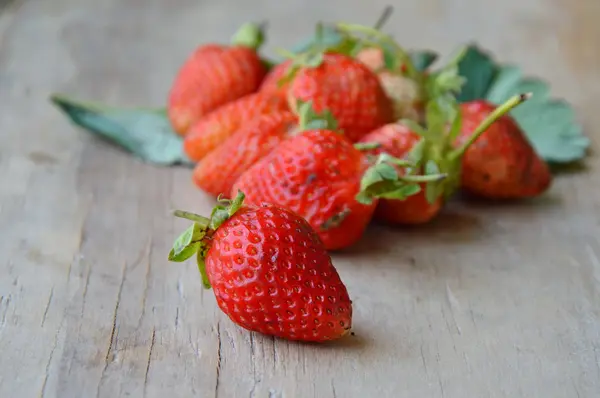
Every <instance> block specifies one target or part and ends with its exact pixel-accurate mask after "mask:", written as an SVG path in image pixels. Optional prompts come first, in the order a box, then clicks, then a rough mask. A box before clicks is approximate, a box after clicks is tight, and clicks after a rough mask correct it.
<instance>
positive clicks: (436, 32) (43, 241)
mask: <svg viewBox="0 0 600 398" xmlns="http://www.w3.org/2000/svg"><path fill="white" fill-rule="evenodd" d="M383 5H384V2H383V1H376V2H373V3H364V2H358V1H353V2H348V1H342V0H335V1H329V2H318V1H310V2H293V3H283V2H277V1H275V0H260V1H253V2H242V1H233V0H229V1H222V2H201V3H198V2H195V1H191V0H178V1H176V2H172V3H170V4H169V5H167V4H166V3H165V2H158V1H152V2H148V1H146V2H139V1H135V0H126V1H116V0H107V1H103V2H94V1H91V0H86V1H75V0H56V1H53V2H48V1H41V0H17V1H13V2H11V3H10V4H8V5H7V6H6V7H4V8H2V9H1V11H0V109H2V110H3V112H2V113H1V114H0V140H1V141H0V142H1V145H0V176H1V177H0V180H1V181H2V184H0V236H1V237H2V239H0V250H1V252H2V253H3V255H4V260H3V261H0V272H2V275H3V277H2V278H0V352H2V355H1V356H0V396H2V397H4V396H6V397H13V396H14V397H20V396H23V397H28V396H45V397H54V396H56V397H61V398H62V397H87V396H99V397H105V396H106V397H118V396H136V397H137V396H148V397H164V396H186V397H187V396H198V397H213V396H214V397H217V396H218V397H221V398H222V397H238V396H250V397H313V396H314V397H365V396H383V397H414V396H440V397H465V396H477V397H514V396H544V397H564V396H580V397H595V396H596V395H597V392H598V391H600V362H599V361H600V352H599V351H600V347H599V344H600V343H599V342H600V310H599V307H598V302H599V299H600V260H599V259H598V257H599V256H600V254H599V253H600V244H599V243H598V236H599V232H600V230H599V229H600V228H599V223H598V218H597V216H596V215H595V214H597V211H598V204H597V199H596V198H597V197H598V188H597V187H598V182H600V181H599V176H600V174H599V172H598V166H599V164H598V160H597V159H591V160H590V162H589V163H590V169H591V170H590V172H589V173H585V174H580V175H577V176H570V177H569V178H558V179H557V181H556V183H555V185H554V186H553V189H552V192H551V193H550V194H549V195H548V196H547V197H546V198H543V199H540V200H538V201H536V202H537V203H532V204H511V205H505V206H493V205H489V204H488V205H486V204H482V203H473V202H468V203H466V204H464V203H462V204H459V203H456V204H454V205H453V206H451V207H450V208H449V209H448V211H446V213H445V214H444V216H443V217H442V218H441V219H440V220H439V221H437V222H435V223H434V224H432V225H430V226H427V227H424V228H418V229H407V230H391V229H389V228H385V227H382V226H373V227H372V228H371V229H370V231H369V233H370V235H369V236H370V237H367V238H365V239H364V240H363V241H362V242H361V243H360V244H359V245H358V246H357V247H356V248H354V249H353V250H349V251H347V252H346V253H341V254H338V255H336V256H335V258H334V261H335V264H336V266H337V267H338V269H339V271H340V273H341V275H342V278H343V279H344V281H345V282H346V283H347V285H348V288H349V290H350V292H351V295H352V298H353V301H354V306H355V322H354V323H355V332H356V336H355V338H354V339H350V340H347V341H345V342H340V343H338V344H333V345H331V346H315V345H302V344H296V343H288V342H285V341H279V340H273V339H271V338H269V337H265V336H261V335H257V334H252V333H247V332H245V331H243V330H241V329H239V328H238V327H236V326H235V325H233V324H232V323H231V322H230V321H229V320H228V319H227V318H226V317H225V316H223V314H222V313H221V312H220V311H219V310H218V309H217V307H216V305H215V302H214V298H213V296H212V293H210V292H204V291H202V289H201V286H200V281H199V277H198V275H197V271H196V269H195V267H194V265H193V264H191V263H190V264H183V265H178V264H170V263H168V262H167V261H166V254H167V252H168V249H169V245H170V243H171V241H172V239H173V238H174V236H175V235H176V234H177V233H178V232H179V230H180V229H181V228H182V227H183V226H184V225H185V224H184V223H183V222H181V221H180V220H174V219H172V217H171V216H170V215H169V211H170V210H171V209H173V208H176V207H177V208H190V209H195V210H197V211H199V212H203V211H208V209H209V208H210V205H211V201H210V200H209V199H208V198H207V197H205V196H204V195H203V194H202V193H200V192H198V191H197V190H195V189H194V187H193V186H192V184H191V182H190V181H189V171H188V170H180V169H159V168H155V167H152V166H148V165H144V164H141V163H139V162H137V161H136V160H134V159H132V158H130V157H129V156H127V155H126V154H123V153H122V152H121V151H119V150H117V149H115V148H112V147H110V146H109V145H107V144H106V143H103V142H100V141H99V140H96V139H92V138H91V137H89V136H87V135H85V134H82V133H81V132H79V131H77V130H76V129H74V128H72V127H70V126H69V125H68V124H67V123H66V121H65V120H64V118H63V117H62V116H61V115H60V114H59V113H58V112H57V111H56V110H55V109H53V108H51V107H50V105H49V104H48V102H47V100H46V99H47V96H48V94H49V93H50V92H52V91H62V92H69V93H73V94H76V95H78V96H81V97H84V98H90V99H99V100H102V101H106V102H112V103H120V104H148V105H155V104H161V103H163V102H164V97H165V92H166V90H167V89H168V86H169V84H170V82H171V79H172V76H173V74H174V73H175V71H176V69H177V67H178V66H179V63H180V62H181V61H182V60H183V59H184V58H185V56H186V55H187V53H188V52H189V51H191V49H192V48H193V47H194V46H195V45H197V44H198V43H199V42H202V41H208V40H219V41H220V40H225V39H226V38H227V37H228V36H229V35H230V34H231V32H233V31H234V30H235V28H236V27H237V26H238V25H239V24H240V23H241V22H243V21H245V20H259V19H264V18H265V17H266V18H268V19H269V23H270V27H271V31H272V32H274V35H275V37H273V38H272V40H271V42H270V43H269V46H268V47H269V49H270V50H271V51H272V50H273V48H274V47H275V46H287V45H291V44H293V43H294V42H295V41H296V40H297V38H298V37H300V36H301V35H304V34H305V33H306V31H307V27H308V26H309V25H311V24H313V23H314V22H316V21H317V20H318V19H319V18H327V19H346V20H353V21H363V22H365V23H369V22H370V21H374V20H375V19H376V17H377V13H378V12H379V11H378V10H380V9H381V8H382V7H383ZM459 6H460V8H459ZM396 7H397V11H396V13H395V14H394V17H393V19H392V21H391V22H390V24H389V29H390V31H392V32H394V33H395V35H396V36H397V37H399V38H402V39H403V40H402V41H403V42H405V43H406V44H407V45H409V46H414V47H431V48H433V49H438V50H443V51H447V52H449V51H450V49H453V48H456V46H457V45H458V44H460V43H462V42H464V41H466V40H470V39H472V38H476V39H477V40H478V41H480V42H481V43H482V44H483V45H484V46H486V47H488V48H491V49H492V50H493V51H494V52H495V53H497V54H498V56H499V57H500V58H501V59H502V60H505V61H507V62H518V63H519V64H521V65H523V67H524V69H525V70H526V71H527V72H528V73H532V74H536V75H539V76H541V77H544V78H546V79H548V80H549V81H551V82H552V85H553V88H554V92H555V93H556V94H557V95H561V96H565V97H566V98H568V99H569V100H570V101H572V102H573V103H574V104H575V105H576V107H577V109H578V111H579V112H580V115H581V117H582V120H583V121H584V123H585V125H586V127H587V128H588V133H589V134H590V135H591V136H592V139H593V141H594V143H595V144H597V143H598V139H599V137H600V130H598V128H597V127H596V126H598V125H600V115H599V114H598V113H597V112H596V110H595V107H596V106H595V104H596V103H597V101H598V100H599V99H600V80H599V79H598V77H599V76H598V71H597V68H596V65H598V63H599V62H600V50H598V49H597V39H598V37H600V27H599V26H598V25H597V24H596V23H595V21H596V19H597V18H598V17H599V16H600V9H599V8H600V6H599V5H598V3H597V2H596V1H595V0H585V1H580V2H577V3H573V2H568V1H558V0H555V1H542V0H537V1H531V2H527V3H525V2H522V1H516V0H511V1H507V2H503V3H502V4H500V3H498V2H477V1H471V0H468V1H467V0H463V1H458V0H453V1H445V2H442V1H438V0H427V1H417V0H414V1H406V2H402V4H398V5H396ZM290 15H291V16H293V18H290ZM275 32H276V33H275Z"/></svg>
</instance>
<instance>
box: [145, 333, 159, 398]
mask: <svg viewBox="0 0 600 398" xmlns="http://www.w3.org/2000/svg"><path fill="white" fill-rule="evenodd" d="M155 343H156V329H155V328H153V329H152V337H151V339H150V348H149V349H148V361H147V362H146V372H145V374H144V397H145V396H146V389H147V387H148V374H149V373H150V363H151V362H152V351H154V344H155Z"/></svg>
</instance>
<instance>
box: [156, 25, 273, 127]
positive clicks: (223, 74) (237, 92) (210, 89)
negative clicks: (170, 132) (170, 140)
mask: <svg viewBox="0 0 600 398" xmlns="http://www.w3.org/2000/svg"><path fill="white" fill-rule="evenodd" d="M263 40H264V38H263V32H262V30H261V28H260V27H258V26H256V25H253V24H246V25H244V26H242V27H241V28H240V30H239V31H238V32H237V33H236V34H235V36H234V37H233V40H232V43H231V44H230V45H221V44H205V45H202V46H200V47H198V48H197V49H196V50H195V51H194V52H193V53H192V54H191V55H190V57H189V58H188V59H187V60H186V61H185V62H184V64H183V65H182V66H181V68H180V70H179V71H178V73H177V75H176V77H175V80H174V82H173V85H172V87H171V90H170V92H169V98H168V104H167V113H168V116H169V120H170V121H171V124H172V126H173V129H174V130H175V131H176V132H177V133H178V134H180V135H183V136H185V135H186V134H187V132H188V130H189V128H190V127H191V125H192V123H194V122H195V121H196V120H198V119H200V118H201V117H203V116H205V115H206V114H207V113H209V112H211V111H212V110H214V109H216V108H217V107H219V106H221V105H224V104H226V103H227V102H229V101H233V100H235V99H237V98H240V97H242V96H244V95H247V94H250V93H252V92H254V91H256V90H257V89H258V87H259V85H260V83H261V81H262V79H263V78H264V76H265V74H266V73H267V70H266V66H265V65H264V63H263V61H262V60H261V59H260V57H259V55H258V53H257V49H258V48H259V47H260V46H261V45H262V42H263Z"/></svg>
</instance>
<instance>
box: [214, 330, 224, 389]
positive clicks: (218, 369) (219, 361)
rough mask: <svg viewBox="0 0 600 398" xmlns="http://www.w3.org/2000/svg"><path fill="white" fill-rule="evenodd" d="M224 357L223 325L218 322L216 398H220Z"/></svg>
mask: <svg viewBox="0 0 600 398" xmlns="http://www.w3.org/2000/svg"><path fill="white" fill-rule="evenodd" d="M222 355H223V352H222V347H221V323H220V322H217V375H216V381H215V398H218V397H219V382H220V377H221V356H222Z"/></svg>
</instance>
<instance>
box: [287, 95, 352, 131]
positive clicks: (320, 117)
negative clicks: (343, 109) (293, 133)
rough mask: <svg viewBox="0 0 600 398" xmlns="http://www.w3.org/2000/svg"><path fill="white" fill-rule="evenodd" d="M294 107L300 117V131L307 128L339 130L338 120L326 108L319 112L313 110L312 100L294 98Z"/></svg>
mask: <svg viewBox="0 0 600 398" xmlns="http://www.w3.org/2000/svg"><path fill="white" fill-rule="evenodd" d="M295 109H296V114H297V115H298V118H299V119H300V131H307V130H333V131H336V132H340V133H341V130H339V129H338V122H337V120H336V119H335V117H334V116H333V114H332V113H331V112H330V111H329V110H328V109H326V110H324V111H323V112H321V113H317V112H315V110H314V108H313V103H312V101H302V100H299V99H296V100H295Z"/></svg>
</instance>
